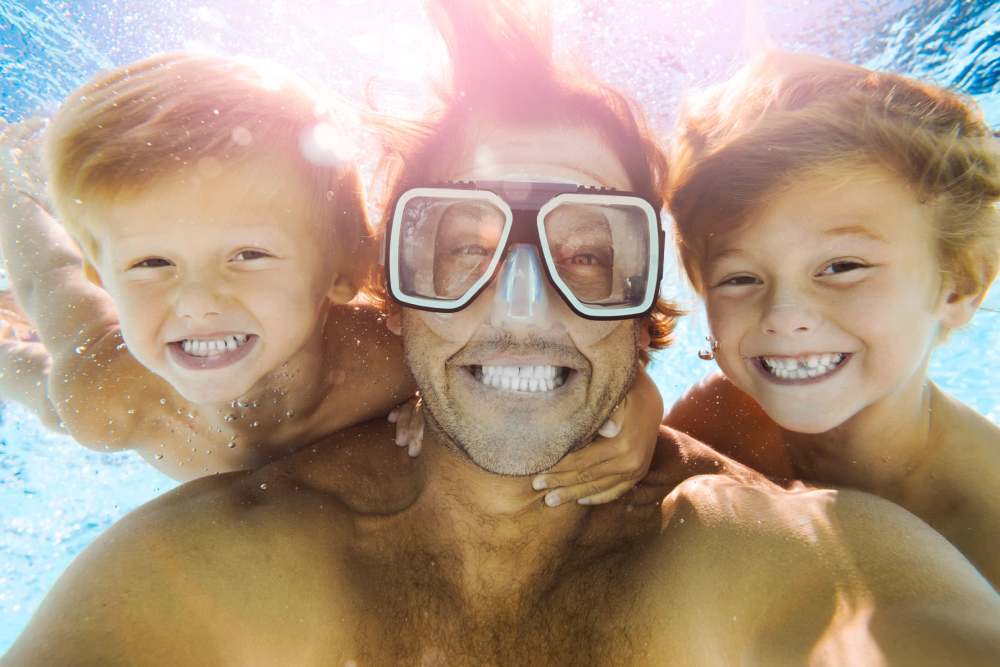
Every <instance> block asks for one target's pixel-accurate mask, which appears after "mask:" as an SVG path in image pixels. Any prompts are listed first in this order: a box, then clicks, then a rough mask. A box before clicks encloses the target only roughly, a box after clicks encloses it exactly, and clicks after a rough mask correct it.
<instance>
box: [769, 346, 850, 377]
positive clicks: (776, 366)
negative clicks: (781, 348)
mask: <svg viewBox="0 0 1000 667" xmlns="http://www.w3.org/2000/svg"><path fill="white" fill-rule="evenodd" d="M843 360H844V355H843V354H841V353H839V352H835V353H827V354H810V355H807V356H804V357H761V361H763V362H764V368H765V369H767V371H768V372H769V373H770V374H771V375H773V376H775V377H777V378H781V379H782V380H805V379H807V378H814V377H819V376H820V375H826V374H827V373H829V372H830V371H832V370H833V369H834V368H836V367H837V366H838V365H839V364H840V362H841V361H843Z"/></svg>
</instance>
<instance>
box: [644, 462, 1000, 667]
mask: <svg viewBox="0 0 1000 667" xmlns="http://www.w3.org/2000/svg"><path fill="white" fill-rule="evenodd" d="M664 516H665V534H667V535H671V536H672V538H673V539H672V541H671V543H672V545H673V547H674V549H675V552H674V553H675V554H679V558H680V559H681V563H679V564H678V563H676V562H675V563H672V565H674V566H675V567H676V568H677V569H675V570H674V572H675V573H678V574H676V575H675V576H678V577H680V578H681V582H682V583H680V584H679V585H678V587H679V588H682V589H683V590H682V591H679V593H680V594H681V595H682V596H686V597H687V598H689V599H690V600H692V601H693V609H692V610H689V617H690V618H691V619H693V620H692V621H690V625H691V628H690V635H691V636H692V638H693V639H692V641H695V642H700V643H701V644H702V645H703V646H713V647H714V650H716V651H717V652H718V653H719V654H721V655H730V656H739V658H740V660H741V661H744V662H746V663H747V664H761V665H784V664H818V665H844V664H888V665H907V666H909V665H940V664H960V665H992V664H995V660H996V656H997V655H1000V596H998V595H997V593H996V592H995V591H994V590H993V589H992V587H991V586H990V585H989V583H988V582H987V581H986V580H985V579H984V578H983V577H982V576H981V575H980V574H979V573H978V572H977V571H976V570H975V568H973V567H972V566H971V564H970V563H969V562H968V561H967V560H966V559H965V558H964V557H963V556H962V555H961V554H960V553H959V552H958V551H957V550H956V549H955V548H954V547H953V546H952V545H951V544H950V543H949V542H948V541H947V540H945V539H944V538H943V537H941V536H940V535H939V534H937V533H936V532H935V531H933V530H932V529H931V528H930V527H929V526H927V525H926V524H924V523H923V522H922V521H920V520H919V519H918V518H916V517H915V516H913V515H911V514H910V513H908V512H906V511H905V510H903V509H902V508H900V507H898V506H896V505H893V504H892V503H889V502H888V501H885V500H883V499H880V498H877V497H875V496H871V495H868V494H864V493H861V492H857V491H836V490H809V489H805V488H798V489H796V490H791V491H789V490H785V489H780V488H777V487H773V486H772V487H767V486H763V487H762V486H758V485H754V484H745V483H740V482H736V481H733V480H729V479H727V478H725V477H720V476H713V477H697V478H693V479H691V480H689V481H688V482H685V483H684V484H682V485H681V486H680V487H678V489H677V490H676V491H675V492H674V493H673V494H671V495H670V496H669V497H668V498H667V499H666V500H665V501H664ZM709 565H710V566H709ZM674 593H675V594H677V593H678V591H674ZM734 659H735V658H734Z"/></svg>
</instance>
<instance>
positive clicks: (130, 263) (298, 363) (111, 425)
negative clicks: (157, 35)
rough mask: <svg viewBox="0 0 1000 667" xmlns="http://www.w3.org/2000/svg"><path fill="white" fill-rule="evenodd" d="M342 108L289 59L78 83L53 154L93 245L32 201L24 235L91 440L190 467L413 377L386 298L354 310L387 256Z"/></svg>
mask: <svg viewBox="0 0 1000 667" xmlns="http://www.w3.org/2000/svg"><path fill="white" fill-rule="evenodd" d="M334 112H335V109H334V108H332V107H330V106H328V105H327V106H324V104H323V103H322V102H321V101H320V99H319V98H318V97H317V96H316V95H315V94H314V93H313V92H312V91H311V90H309V89H308V87H307V86H305V84H304V83H302V82H301V81H298V80H297V79H295V78H294V77H291V76H289V75H288V74H287V73H285V72H282V71H279V70H277V69H274V68H270V67H263V66H260V65H257V64H252V63H249V62H245V61H241V60H237V59H230V58H218V57H212V56H202V55H189V54H166V55H160V56H156V57H153V58H150V59H147V60H144V61H140V62H138V63H135V64H133V65H131V66H128V67H125V68H121V69H118V70H115V71H113V72H111V73H109V74H106V75H104V76H101V77H99V78H97V79H95V80H94V81H93V82H91V83H90V84H88V85H86V86H84V87H83V88H81V89H80V90H78V91H77V92H76V93H74V94H73V95H71V96H70V98H69V99H68V101H67V103H66V104H65V105H64V106H63V107H62V109H61V110H60V112H59V113H58V115H57V116H56V117H55V119H54V121H53V122H52V124H51V126H50V127H49V128H48V131H47V137H48V141H47V146H46V159H47V166H48V172H49V175H50V184H49V187H50V193H51V197H52V200H53V202H54V205H55V214H56V215H57V216H58V217H59V219H60V221H61V222H62V223H63V225H64V226H65V229H66V231H68V232H69V234H70V235H71V236H72V241H75V243H73V242H71V240H70V238H68V237H67V235H66V234H65V232H64V231H63V230H62V229H61V228H59V227H58V226H57V225H55V224H53V222H52V219H51V218H49V217H48V214H47V212H46V211H45V210H44V209H43V208H42V207H40V206H38V205H37V204H36V202H34V201H31V199H30V198H28V197H27V196H22V197H21V198H20V199H17V198H16V197H15V201H14V202H13V203H14V204H19V205H18V206H17V208H16V209H14V210H13V211H10V212H9V213H10V217H11V218H14V217H15V216H17V217H18V218H19V220H18V219H9V220H7V223H6V224H5V225H4V230H3V236H4V239H3V240H4V251H5V252H4V255H5V257H6V258H7V261H8V263H9V265H10V269H11V279H12V286H13V287H14V288H15V291H16V292H17V294H18V296H19V300H20V302H21V303H22V305H23V306H24V309H25V310H26V311H27V313H28V315H29V316H30V318H31V320H32V321H33V322H34V323H35V324H36V325H37V327H38V330H39V331H40V333H41V337H42V342H43V343H44V345H45V347H46V348H47V349H48V351H49V353H50V354H51V357H52V361H51V371H50V377H49V379H48V390H49V398H50V399H51V401H52V403H53V404H54V405H55V407H56V410H57V411H58V413H59V415H60V416H61V418H62V421H63V423H64V424H65V427H66V429H67V430H68V431H69V433H70V434H71V435H72V436H73V437H74V438H75V439H77V440H78V441H79V442H81V443H83V444H85V445H87V446H90V447H94V448H100V449H104V450H117V449H121V448H125V447H134V448H135V449H136V450H137V451H139V452H140V453H141V454H142V455H143V456H144V457H145V458H146V459H147V460H148V461H150V462H151V463H153V464H154V465H156V466H157V467H158V468H159V469H160V470H162V471H164V472H166V473H168V474H170V475H172V476H174V477H177V478H180V479H190V478H193V477H198V476H201V475H204V474H207V473H211V472H218V471H225V470H232V469H238V468H245V467H255V466H258V465H260V464H261V463H263V462H264V461H267V460H269V459H272V458H274V457H276V456H279V455H281V454H283V453H287V452H288V451H289V449H290V447H291V445H290V443H292V442H295V443H299V444H301V443H303V442H309V441H311V440H312V439H315V438H316V437H318V436H319V435H321V434H325V433H329V432H331V431H333V430H336V429H337V428H340V427H342V426H345V425H347V424H352V423H357V422H359V421H364V420H366V419H369V418H372V417H376V416H379V415H384V414H386V413H387V412H388V411H389V410H390V408H391V407H392V406H394V405H396V404H398V403H399V402H401V401H403V400H405V399H406V397H408V396H409V395H410V394H411V393H412V391H413V386H412V383H411V381H410V379H409V377H408V375H407V374H406V372H405V370H404V369H403V366H402V364H401V363H400V362H399V359H400V356H399V355H400V352H399V347H398V344H397V343H396V340H395V339H394V337H393V336H391V335H390V334H389V333H388V332H387V331H385V327H384V326H382V325H381V323H380V318H379V315H378V313H377V311H376V310H375V309H374V308H372V307H364V306H357V305H348V303H349V302H350V301H351V299H352V298H353V297H354V296H355V294H356V292H357V290H358V288H359V287H360V286H361V284H362V283H363V281H364V280H365V278H366V274H367V272H368V270H369V267H370V265H371V263H372V258H373V256H374V253H373V248H372V246H371V244H370V243H369V242H368V226H367V221H366V220H367V218H366V215H365V204H364V198H363V193H362V188H361V184H360V181H359V178H358V174H357V171H356V169H355V167H354V165H353V164H352V163H351V162H350V161H349V160H346V159H344V158H343V157H342V156H339V155H337V154H336V153H335V151H334V150H331V146H330V145H329V144H330V142H326V144H324V141H323V139H324V138H325V137H328V136H334V137H341V136H343V135H344V133H345V132H346V130H345V129H344V127H343V123H342V118H340V117H338V116H337V115H336V114H335V113H334ZM77 247H79V248H80V249H82V252H83V260H82V265H81V259H80V256H79V254H78V252H77ZM81 268H82V269H83V270H82V271H81ZM150 371H152V372H150ZM362 378H363V379H364V380H363V390H361V391H359V386H358V385H359V383H360V382H361V380H362Z"/></svg>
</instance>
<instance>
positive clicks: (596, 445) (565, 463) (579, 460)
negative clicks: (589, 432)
mask: <svg viewBox="0 0 1000 667" xmlns="http://www.w3.org/2000/svg"><path fill="white" fill-rule="evenodd" d="M625 451H626V447H625V446H624V444H623V443H621V442H619V441H617V440H595V441H594V442H592V443H590V445H589V446H587V447H584V448H583V449H581V450H579V451H576V452H573V453H572V454H567V455H566V456H564V457H563V459H562V460H561V461H560V462H559V463H557V464H556V465H554V466H552V469H551V471H550V472H549V473H547V474H552V473H560V472H570V471H572V470H584V469H586V468H593V467H594V466H595V465H597V464H598V463H603V462H605V461H608V460H610V459H613V458H615V457H617V456H620V455H621V454H623V453H624V452H625Z"/></svg>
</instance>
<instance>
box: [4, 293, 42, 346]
mask: <svg viewBox="0 0 1000 667" xmlns="http://www.w3.org/2000/svg"><path fill="white" fill-rule="evenodd" d="M0 340H2V341H4V342H7V341H10V342H20V343H37V342H38V341H39V340H40V339H39V337H38V332H37V331H36V330H35V327H34V326H33V325H32V324H31V322H29V321H28V316H27V315H25V314H24V311H22V310H21V307H20V306H18V305H17V300H16V299H15V298H14V294H13V292H11V291H10V290H0Z"/></svg>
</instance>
